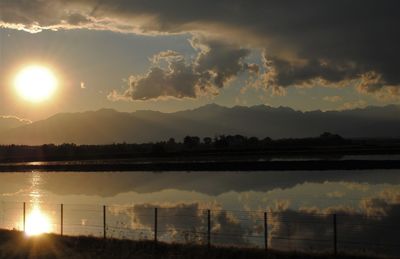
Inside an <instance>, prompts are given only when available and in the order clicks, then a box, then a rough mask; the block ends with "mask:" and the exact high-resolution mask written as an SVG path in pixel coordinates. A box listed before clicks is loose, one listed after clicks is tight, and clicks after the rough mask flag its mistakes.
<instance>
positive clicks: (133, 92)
mask: <svg viewBox="0 0 400 259" xmlns="http://www.w3.org/2000/svg"><path fill="white" fill-rule="evenodd" d="M190 42H191V45H192V47H193V48H194V49H195V50H196V51H197V52H198V54H197V57H196V58H195V59H193V60H189V61H186V60H185V58H184V56H183V55H182V54H180V53H178V52H175V51H172V50H167V51H162V52H160V53H158V54H156V55H154V56H153V57H152V58H151V59H150V60H151V62H152V64H153V66H152V67H151V68H150V70H149V71H148V72H147V74H145V75H133V76H131V77H130V78H129V88H128V89H127V90H126V91H125V92H123V93H122V94H120V93H118V92H117V91H113V92H111V93H110V94H109V95H108V98H109V99H110V100H114V101H116V100H127V99H128V100H143V101H145V100H150V99H157V98H166V97H175V98H196V97H198V96H200V95H209V94H211V95H216V94H218V92H219V90H220V89H221V88H223V87H224V86H226V85H227V84H228V83H229V82H230V81H231V80H233V79H234V78H235V77H236V76H238V75H239V74H240V73H243V72H245V71H248V72H249V73H257V70H258V67H257V65H255V64H247V63H246V62H245V61H244V59H245V58H246V57H247V56H248V55H249V54H250V51H249V50H248V49H244V48H241V47H240V46H236V45H235V44H231V43H226V42H223V41H219V40H214V39H208V38H207V39H206V38H204V37H193V38H192V39H191V41H190ZM163 62H165V63H166V67H163V66H162V63H163Z"/></svg>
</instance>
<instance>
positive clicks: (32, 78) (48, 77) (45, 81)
mask: <svg viewBox="0 0 400 259" xmlns="http://www.w3.org/2000/svg"><path fill="white" fill-rule="evenodd" d="M57 84H58V83H57V79H56V77H55V75H54V73H53V72H52V71H51V70H50V69H48V68H46V67H43V66H28V67H25V68H24V69H22V70H21V71H20V72H19V73H18V74H17V76H16V77H15V83H14V85H15V89H16V91H17V93H18V94H19V95H20V96H21V97H22V98H23V99H25V100H27V101H30V102H33V103H39V102H42V101H45V100H47V99H49V98H50V97H51V96H52V95H53V94H54V92H55V91H56V88H57Z"/></svg>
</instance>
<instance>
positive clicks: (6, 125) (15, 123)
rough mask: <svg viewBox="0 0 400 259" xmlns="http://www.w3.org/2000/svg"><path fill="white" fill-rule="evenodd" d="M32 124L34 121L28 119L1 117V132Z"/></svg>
mask: <svg viewBox="0 0 400 259" xmlns="http://www.w3.org/2000/svg"><path fill="white" fill-rule="evenodd" d="M30 123H32V121H30V120H28V119H22V118H19V117H17V116H12V115H2V116H0V131H4V130H9V129H13V128H17V127H19V126H23V125H27V124H30Z"/></svg>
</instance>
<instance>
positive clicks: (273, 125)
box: [0, 104, 400, 145]
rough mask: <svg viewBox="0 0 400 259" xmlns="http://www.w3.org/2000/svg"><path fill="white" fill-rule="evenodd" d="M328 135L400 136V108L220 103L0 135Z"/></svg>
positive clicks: (37, 125)
mask: <svg viewBox="0 0 400 259" xmlns="http://www.w3.org/2000/svg"><path fill="white" fill-rule="evenodd" d="M0 130H1V127H0ZM326 131H328V132H333V133H336V134H339V135H341V136H343V137H345V138H397V137H400V106H397V105H389V106H385V107H367V108H364V109H355V110H346V111H327V112H323V111H311V112H301V111H295V110H293V109H291V108H286V107H279V108H273V107H269V106H264V105H259V106H253V107H242V106H235V107H232V108H227V107H223V106H219V105H215V104H210V105H206V106H203V107H200V108H197V109H194V110H186V111H180V112H175V113H161V112H155V111H136V112H133V113H125V112H117V111H115V110H110V109H101V110H98V111H88V112H81V113H60V114H56V115H54V116H52V117H50V118H48V119H45V120H41V121H37V122H33V123H30V124H24V125H18V126H17V127H12V128H7V129H4V130H3V131H2V132H1V133H0V144H26V145H40V144H45V143H54V144H61V143H76V144H109V143H122V142H128V143H145V142H154V141H161V140H168V139H169V138H170V137H173V138H175V139H177V140H181V139H182V138H184V137H185V136H186V135H192V136H194V135H195V136H199V137H201V138H202V137H206V136H210V137H213V136H215V135H222V134H226V135H227V134H232V135H234V134H241V135H244V136H256V137H259V138H265V137H271V138H274V139H276V138H305V137H314V136H318V135H319V134H321V133H322V132H326Z"/></svg>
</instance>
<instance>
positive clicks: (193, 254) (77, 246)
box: [0, 230, 372, 259]
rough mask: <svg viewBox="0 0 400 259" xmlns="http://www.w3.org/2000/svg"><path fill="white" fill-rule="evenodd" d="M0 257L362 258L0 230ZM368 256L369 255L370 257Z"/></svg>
mask: <svg viewBox="0 0 400 259" xmlns="http://www.w3.org/2000/svg"><path fill="white" fill-rule="evenodd" d="M0 258H96V259H97V258H193V259H197V258H199V259H206V258H215V259H216V258H229V259H235V258H271V259H273V258H293V259H295V258H315V259H317V258H343V259H344V258H349V259H350V258H354V259H356V258H365V257H362V256H346V255H340V256H337V257H334V256H332V255H328V254H320V255H318V254H314V255H310V254H302V253H283V252H277V251H270V252H269V253H268V254H267V253H265V251H263V250H261V249H244V248H214V247H212V248H210V249H208V248H207V247H204V246H198V245H178V244H164V243H159V244H158V245H157V247H155V246H154V243H153V242H150V241H129V240H112V239H110V240H103V239H99V238H93V237H61V236H57V235H42V236H40V237H33V238H32V237H31V238H28V237H26V236H25V235H24V234H23V233H21V232H17V231H7V230H0ZM371 258H372V257H371Z"/></svg>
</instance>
